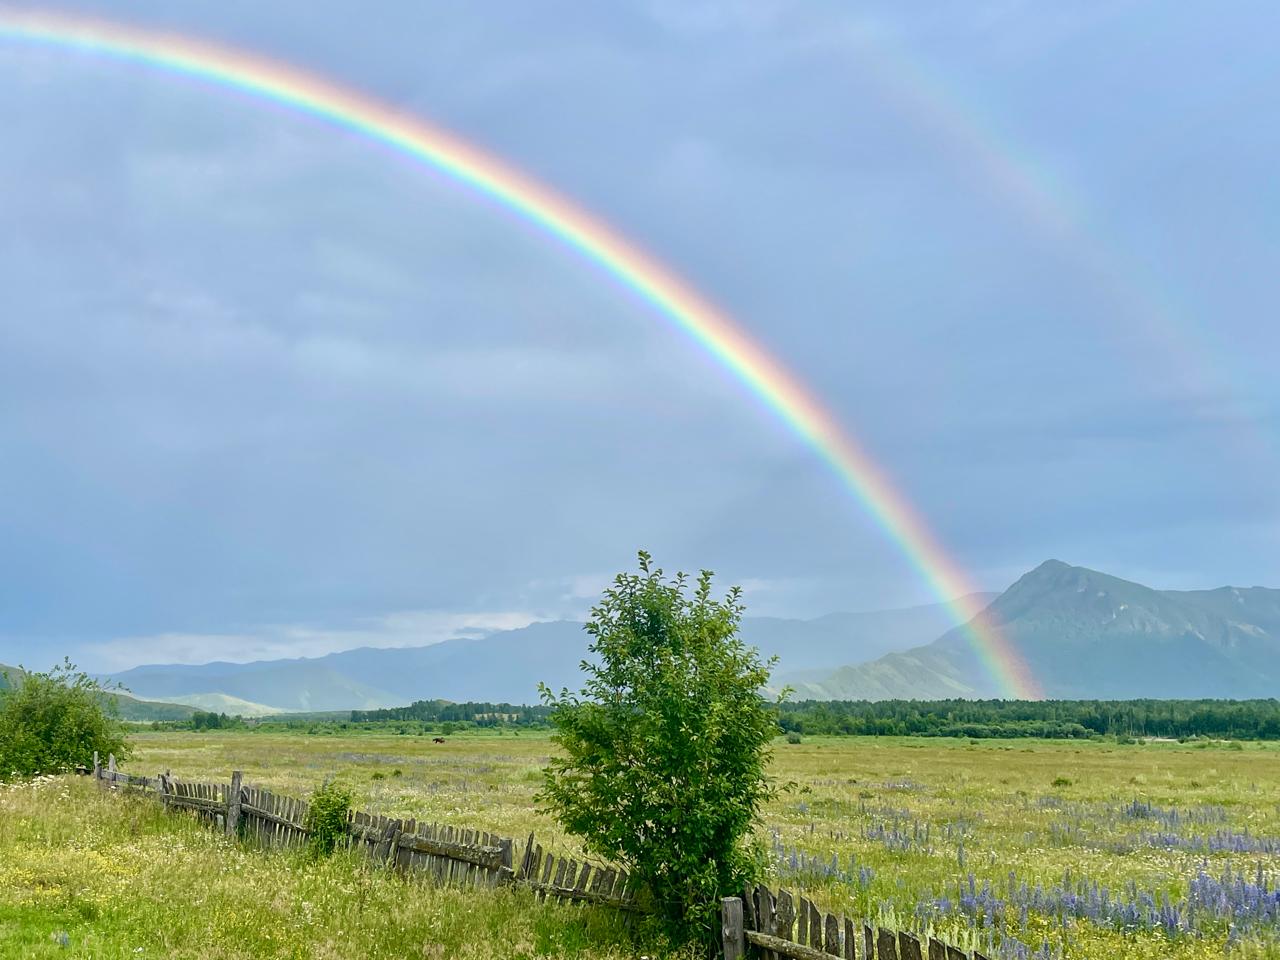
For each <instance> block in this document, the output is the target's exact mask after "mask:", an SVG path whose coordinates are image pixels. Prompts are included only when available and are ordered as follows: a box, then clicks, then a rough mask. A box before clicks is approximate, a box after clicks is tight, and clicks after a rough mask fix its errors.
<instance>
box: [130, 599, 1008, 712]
mask: <svg viewBox="0 0 1280 960" xmlns="http://www.w3.org/2000/svg"><path fill="white" fill-rule="evenodd" d="M974 599H975V600H977V601H978V602H980V603H981V602H985V601H986V600H989V599H990V597H989V596H987V595H980V596H977V597H975V598H974ZM953 622H954V621H953V620H952V617H951V614H950V611H949V610H948V608H947V607H946V606H945V605H943V604H931V605H928V606H922V607H909V608H905V609H901V610H883V611H873V612H868V613H835V614H828V615H826V616H823V617H818V618H817V619H814V620H788V619H782V618H776V617H748V618H747V619H745V620H744V621H743V625H742V635H743V639H744V640H746V642H747V643H750V644H752V645H754V646H756V647H758V648H759V649H760V650H761V652H762V654H763V655H764V656H765V657H769V656H772V655H774V654H777V655H778V656H779V658H780V664H779V675H780V679H782V680H785V675H786V674H787V673H788V672H789V671H816V672H817V673H819V674H825V673H827V672H829V671H830V670H832V669H834V668H836V667H838V666H839V665H840V664H842V663H847V662H849V661H850V660H867V659H871V658H874V657H879V656H882V655H883V654H885V653H888V652H891V651H894V650H904V649H907V648H910V647H914V646H918V645H920V644H923V643H927V642H928V641H930V640H932V639H933V638H935V637H937V636H938V635H939V634H940V633H941V632H942V631H943V630H945V629H946V628H947V627H948V626H950V625H951V624H952V623H953ZM586 647H587V636H586V634H585V633H584V631H583V629H582V624H581V623H578V622H576V621H568V620H558V621H548V622H541V623H533V624H530V625H529V626H527V627H523V628H521V629H518V630H507V631H501V632H498V633H493V634H489V635H488V636H485V637H481V638H478V639H472V638H467V639H456V640H447V641H445V642H443V643H437V644H433V645H430V646H425V647H396V648H372V647H365V648H361V649H357V650H346V651H343V652H341V653H334V654H329V655H328V656H324V657H318V658H314V659H292V660H268V661H259V662H257V663H207V664H199V665H194V666H193V665H170V666H166V665H148V666H141V667H136V668H134V669H132V670H126V671H124V672H123V673H118V674H115V675H114V676H113V677H112V678H111V679H113V680H115V681H118V682H120V683H122V684H124V686H125V687H126V688H127V689H129V690H132V691H135V692H137V693H139V694H140V695H143V694H145V695H146V696H149V697H158V698H176V697H180V698H182V699H184V700H186V701H187V702H188V703H197V704H211V703H215V702H218V698H225V699H226V700H227V702H231V700H232V699H234V700H241V701H249V702H250V703H251V704H253V705H256V706H258V707H267V708H273V709H276V710H289V711H312V710H345V709H374V708H377V707H386V706H398V705H401V704H406V703H409V702H411V701H413V700H430V699H437V698H439V699H445V700H454V701H462V700H481V701H504V700H505V701H508V702H511V703H536V702H537V700H538V686H537V685H538V682H539V681H542V682H545V683H547V684H548V686H550V687H552V688H553V689H557V690H558V689H560V688H561V687H565V686H568V687H576V686H577V685H578V684H579V682H580V680H581V670H580V668H579V665H580V663H581V661H582V659H583V658H584V657H585V656H586V654H587V649H586ZM228 712H231V711H228Z"/></svg>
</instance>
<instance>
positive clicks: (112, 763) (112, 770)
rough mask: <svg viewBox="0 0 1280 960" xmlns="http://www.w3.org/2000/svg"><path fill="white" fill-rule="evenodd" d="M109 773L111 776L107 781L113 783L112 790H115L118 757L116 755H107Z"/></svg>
mask: <svg viewBox="0 0 1280 960" xmlns="http://www.w3.org/2000/svg"><path fill="white" fill-rule="evenodd" d="M107 773H108V774H110V776H109V777H108V778H107V779H108V780H110V781H111V789H112V790H114V789H115V788H116V755H115V754H114V753H108V754H107Z"/></svg>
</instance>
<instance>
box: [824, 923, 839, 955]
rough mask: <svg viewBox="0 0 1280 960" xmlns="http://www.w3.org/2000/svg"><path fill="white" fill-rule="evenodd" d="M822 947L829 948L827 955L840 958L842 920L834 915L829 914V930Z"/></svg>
mask: <svg viewBox="0 0 1280 960" xmlns="http://www.w3.org/2000/svg"><path fill="white" fill-rule="evenodd" d="M822 945H823V946H824V947H826V948H827V953H829V954H831V955H832V956H835V957H838V956H840V918H839V917H837V916H836V915H835V914H834V913H829V914H827V930H826V933H825V934H823V937H822Z"/></svg>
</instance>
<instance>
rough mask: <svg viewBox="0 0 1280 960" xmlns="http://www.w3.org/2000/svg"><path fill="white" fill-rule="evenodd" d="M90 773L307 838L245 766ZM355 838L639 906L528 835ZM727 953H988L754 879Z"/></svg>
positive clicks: (728, 926) (622, 877) (399, 830)
mask: <svg viewBox="0 0 1280 960" xmlns="http://www.w3.org/2000/svg"><path fill="white" fill-rule="evenodd" d="M93 774H94V777H96V778H97V779H98V781H99V782H101V783H102V784H103V786H105V787H110V788H112V789H114V788H116V787H127V788H131V789H132V788H136V789H138V790H142V791H146V792H149V793H152V794H154V795H155V796H156V797H157V798H158V799H159V801H160V802H161V803H162V804H164V806H165V807H166V808H168V809H172V810H185V811H188V812H190V813H191V814H193V815H194V816H196V817H198V818H199V819H200V820H202V821H204V822H205V823H207V824H209V825H210V826H211V827H213V828H215V829H219V830H224V831H225V832H226V833H227V834H228V835H229V836H234V837H239V838H240V839H242V840H244V841H246V842H249V843H254V844H257V845H259V846H262V847H286V848H290V847H293V848H296V847H302V846H305V844H306V842H307V838H308V837H309V836H310V831H309V830H308V829H307V825H306V824H307V803H306V802H305V801H303V800H298V799H295V798H293V797H286V796H281V795H279V794H275V793H272V792H270V791H269V790H264V789H262V788H261V787H254V786H246V785H245V784H244V782H243V776H242V775H241V773H240V771H238V770H237V771H235V772H234V773H232V775H231V782H230V783H191V782H186V781H181V780H175V779H173V778H172V777H170V776H169V774H168V773H163V774H161V775H160V776H158V777H143V776H137V775H131V774H127V773H121V772H119V771H118V770H116V762H115V757H114V756H112V757H109V758H108V763H107V766H106V767H105V768H103V767H102V765H101V764H100V763H99V761H98V755H97V754H96V753H95V754H94V757H93ZM347 835H348V843H349V844H350V845H351V847H353V848H354V849H358V850H360V851H361V852H363V853H364V854H366V855H367V856H369V857H370V858H371V859H373V860H374V861H375V862H378V863H385V864H387V865H388V866H390V867H393V868H395V869H398V870H402V871H404V872H406V873H416V874H419V875H422V876H424V877H429V878H430V879H432V880H434V881H435V882H437V883H451V884H467V885H471V886H490V887H493V886H498V885H500V884H506V883H519V884H522V885H525V886H528V887H530V888H532V889H533V890H534V891H535V892H536V894H537V896H538V899H540V900H545V899H546V898H548V897H550V898H552V899H554V900H559V901H563V902H569V903H589V904H597V905H600V906H605V907H610V908H613V909H616V910H622V911H626V912H628V913H639V912H642V907H641V905H640V904H639V903H638V902H637V898H636V890H635V888H634V885H633V881H632V879H631V878H630V877H629V876H628V875H627V873H626V871H625V870H619V869H616V868H614V867H609V866H601V865H598V864H592V863H587V862H579V861H577V860H574V859H572V858H569V857H563V856H556V855H555V854H552V853H551V852H549V851H544V850H543V849H542V845H541V844H540V843H536V842H535V840H534V836H533V834H529V838H528V840H526V841H525V843H524V851H523V854H522V856H521V858H520V863H519V865H518V866H513V855H514V850H515V846H516V844H515V842H514V841H513V840H511V839H510V838H508V837H499V836H496V835H494V834H492V833H487V832H485V831H482V830H469V829H463V828H459V827H450V826H444V825H441V824H435V823H424V824H419V823H418V822H417V821H415V820H396V819H391V818H389V817H385V816H381V815H378V814H372V813H365V812H363V811H353V812H352V813H350V814H349V815H348V818H347ZM721 913H722V917H721V918H722V934H723V944H724V957H725V960H744V958H746V957H759V958H762V960H778V958H781V957H791V958H796V960H828V958H830V957H833V956H834V957H843V958H845V960H986V958H985V957H983V956H982V955H981V954H978V953H973V954H969V953H966V952H965V951H963V950H959V949H957V948H956V947H953V946H950V945H948V944H944V943H942V942H941V941H940V940H937V939H935V938H933V937H930V938H928V939H927V940H921V939H920V938H918V937H916V936H915V935H913V934H911V933H907V932H905V931H893V930H886V929H880V928H877V927H874V926H872V925H871V924H869V923H855V922H854V921H853V920H851V919H849V918H848V917H843V916H837V915H835V914H826V915H824V914H822V913H821V912H820V911H819V910H818V909H817V907H815V906H814V905H813V904H812V903H810V902H809V901H808V900H806V899H805V898H804V897H793V896H792V895H791V894H790V893H788V892H787V891H785V890H779V891H778V892H777V893H776V894H774V893H773V892H772V891H771V890H769V889H768V888H767V887H764V886H761V887H757V888H756V889H755V890H752V891H750V892H749V893H748V894H747V896H746V897H728V898H726V899H725V900H723V901H722V904H721Z"/></svg>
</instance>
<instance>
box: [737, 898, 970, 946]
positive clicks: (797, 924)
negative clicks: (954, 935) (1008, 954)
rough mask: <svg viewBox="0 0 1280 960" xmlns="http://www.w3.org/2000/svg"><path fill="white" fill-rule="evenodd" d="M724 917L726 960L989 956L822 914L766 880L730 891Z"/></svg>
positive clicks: (934, 940) (933, 939)
mask: <svg viewBox="0 0 1280 960" xmlns="http://www.w3.org/2000/svg"><path fill="white" fill-rule="evenodd" d="M720 919H721V928H720V929H721V935H722V940H723V944H724V957H725V960H743V958H745V957H761V958H764V960H776V958H778V957H794V958H795V960H829V958H831V957H843V958H844V960H986V958H985V957H983V956H982V954H980V953H973V954H969V953H966V952H965V951H963V950H960V949H958V948H956V947H953V946H951V945H950V944H946V943H943V942H942V941H941V940H938V939H936V938H934V937H929V938H927V939H921V938H920V937H918V936H916V935H915V934H913V933H908V932H907V931H905V930H886V929H883V928H881V927H877V926H874V925H872V924H870V923H865V922H863V923H858V922H855V921H853V920H851V919H850V918H848V917H845V916H837V915H836V914H834V913H828V914H823V913H822V912H821V911H819V910H818V908H817V907H815V906H814V905H813V904H812V903H810V902H809V901H808V900H806V899H805V898H804V897H793V896H792V895H791V894H790V893H788V892H787V891H785V890H779V891H778V892H777V894H774V893H773V891H771V890H770V889H769V888H768V887H764V886H760V887H756V888H755V889H754V890H750V891H748V892H747V894H746V895H745V896H743V897H726V898H725V899H724V900H722V901H721V904H720Z"/></svg>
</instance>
